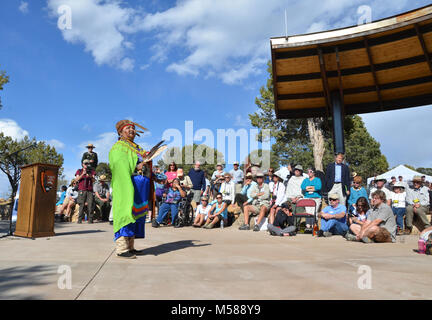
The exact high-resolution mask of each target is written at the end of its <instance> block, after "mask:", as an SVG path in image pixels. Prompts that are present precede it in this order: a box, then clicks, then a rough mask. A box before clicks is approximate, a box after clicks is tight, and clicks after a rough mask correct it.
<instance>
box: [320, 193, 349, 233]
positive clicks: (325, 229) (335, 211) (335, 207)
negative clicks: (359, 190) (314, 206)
mask: <svg viewBox="0 0 432 320" xmlns="http://www.w3.org/2000/svg"><path fill="white" fill-rule="evenodd" d="M329 202H330V205H329V206H327V207H325V208H324V209H323V210H322V211H321V212H320V213H319V217H320V218H321V230H319V231H318V237H331V236H332V235H341V236H343V235H345V233H346V232H347V231H348V226H347V224H346V212H347V210H346V207H345V206H344V205H341V204H340V203H339V195H338V194H337V193H331V194H330V195H329Z"/></svg>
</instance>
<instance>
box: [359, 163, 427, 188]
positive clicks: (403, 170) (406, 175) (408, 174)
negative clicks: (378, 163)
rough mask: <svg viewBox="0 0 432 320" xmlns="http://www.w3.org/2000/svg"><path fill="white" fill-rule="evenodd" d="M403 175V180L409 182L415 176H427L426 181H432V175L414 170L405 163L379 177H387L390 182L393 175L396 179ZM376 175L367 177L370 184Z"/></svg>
mask: <svg viewBox="0 0 432 320" xmlns="http://www.w3.org/2000/svg"><path fill="white" fill-rule="evenodd" d="M399 176H402V177H403V181H405V182H408V181H411V180H412V179H413V178H414V176H426V181H430V182H432V177H431V176H428V175H426V174H423V173H420V172H417V171H414V170H412V169H410V168H407V167H405V166H404V165H399V166H397V167H396V168H393V169H391V170H390V171H387V172H385V173H383V174H380V175H379V176H378V177H380V178H384V179H387V182H390V180H391V177H396V180H397V181H398V180H399V179H398V177H399ZM374 178H375V177H370V178H368V179H367V182H368V184H369V183H370V182H371V181H372V180H373V179H374Z"/></svg>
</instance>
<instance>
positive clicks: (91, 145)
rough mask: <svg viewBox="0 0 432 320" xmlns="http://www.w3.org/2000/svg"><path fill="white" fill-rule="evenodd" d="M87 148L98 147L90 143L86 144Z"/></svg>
mask: <svg viewBox="0 0 432 320" xmlns="http://www.w3.org/2000/svg"><path fill="white" fill-rule="evenodd" d="M86 148H93V149H94V148H96V147H95V146H94V145H93V144H91V143H89V144H88V145H86Z"/></svg>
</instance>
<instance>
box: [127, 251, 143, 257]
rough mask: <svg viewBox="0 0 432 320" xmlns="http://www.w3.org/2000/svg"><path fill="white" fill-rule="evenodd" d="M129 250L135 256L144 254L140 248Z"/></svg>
mask: <svg viewBox="0 0 432 320" xmlns="http://www.w3.org/2000/svg"><path fill="white" fill-rule="evenodd" d="M129 252H130V253H132V254H134V255H136V256H143V255H144V252H143V251H142V250H135V249H133V250H129Z"/></svg>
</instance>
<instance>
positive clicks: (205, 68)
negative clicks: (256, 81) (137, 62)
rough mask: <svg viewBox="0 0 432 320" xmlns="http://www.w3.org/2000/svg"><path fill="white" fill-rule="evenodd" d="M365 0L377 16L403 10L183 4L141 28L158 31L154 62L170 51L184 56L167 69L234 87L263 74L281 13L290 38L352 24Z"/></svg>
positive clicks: (310, 1) (328, 1) (194, 0)
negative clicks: (233, 85) (201, 75)
mask: <svg viewBox="0 0 432 320" xmlns="http://www.w3.org/2000/svg"><path fill="white" fill-rule="evenodd" d="M365 2H366V4H371V7H372V9H373V10H374V14H375V16H377V17H378V16H380V17H382V16H385V15H388V14H390V13H389V11H390V10H398V9H399V8H400V7H406V6H407V0H396V1H390V0H383V1H380V2H379V3H378V2H372V1H364V0H337V1H336V0H322V1H320V2H319V5H317V3H316V0H302V1H286V0H268V1H262V0H237V1H232V0H218V1H212V0H183V1H177V3H176V5H175V6H174V7H172V8H170V9H168V10H165V11H162V12H157V13H154V14H148V15H147V16H146V17H145V18H144V22H143V23H144V28H145V30H148V31H154V32H156V39H157V41H158V44H157V45H155V46H154V47H153V50H154V51H155V57H156V60H158V59H159V58H161V57H162V58H166V57H167V52H169V50H170V49H171V51H174V50H175V51H176V52H178V51H180V50H179V49H181V52H185V54H184V55H185V56H184V57H181V58H178V55H176V61H173V62H171V63H170V64H169V65H168V67H167V71H172V72H176V73H178V74H179V75H192V76H198V75H200V74H203V75H204V76H208V75H215V76H217V77H219V78H220V79H221V80H222V81H223V82H224V83H227V84H236V83H242V82H243V80H245V79H248V78H249V77H250V76H251V75H256V74H259V73H261V72H264V71H265V70H266V65H265V64H266V62H267V60H268V59H269V58H270V54H269V53H270V50H269V38H270V37H274V36H281V35H284V34H285V19H284V11H285V9H287V10H288V14H287V15H288V33H289V34H290V35H291V34H298V33H305V32H316V31H320V30H323V29H328V28H333V27H339V26H340V24H343V26H349V25H353V24H355V23H356V22H357V20H358V15H357V8H358V6H360V5H362V4H365ZM372 4H373V5H372ZM389 8H390V9H389ZM384 10H386V13H383V12H384Z"/></svg>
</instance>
